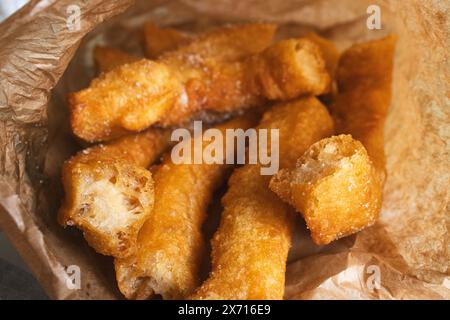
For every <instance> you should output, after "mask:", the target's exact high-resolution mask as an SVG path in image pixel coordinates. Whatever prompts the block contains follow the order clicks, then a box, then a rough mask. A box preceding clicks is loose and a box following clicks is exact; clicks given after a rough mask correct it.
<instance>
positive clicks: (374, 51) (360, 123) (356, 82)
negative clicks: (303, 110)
mask: <svg viewBox="0 0 450 320" xmlns="http://www.w3.org/2000/svg"><path fill="white" fill-rule="evenodd" d="M394 49H395V37H394V36H389V37H386V38H384V39H381V40H375V41H369V42H366V43H361V44H356V45H353V46H352V47H350V48H349V49H348V50H346V51H345V52H344V53H343V54H342V57H341V59H340V60H339V65H338V69H337V82H338V89H339V94H338V95H337V97H336V101H335V102H334V103H333V104H332V106H331V110H332V114H333V116H334V117H335V119H336V128H337V132H338V133H348V134H351V135H352V136H353V138H355V139H357V140H359V141H361V142H362V144H363V145H364V147H365V148H366V149H367V153H368V154H369V156H370V158H371V159H372V162H373V164H374V165H375V168H376V169H377V171H378V175H379V177H380V181H381V183H384V180H385V178H386V170H385V155H384V136H383V131H384V122H385V119H386V116H387V112H388V108H389V103H390V100H391V82H392V68H393V56H394Z"/></svg>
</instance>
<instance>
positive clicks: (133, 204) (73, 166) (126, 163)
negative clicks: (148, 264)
mask: <svg viewBox="0 0 450 320" xmlns="http://www.w3.org/2000/svg"><path fill="white" fill-rule="evenodd" d="M168 146H169V132H168V131H166V130H159V129H148V130H147V131H145V132H142V133H139V134H136V135H131V136H126V137H123V138H120V139H118V140H115V141H112V142H110V143H108V144H105V145H97V146H94V147H91V148H88V149H86V150H83V151H81V152H79V153H78V154H77V155H75V156H74V157H72V158H70V159H69V160H67V161H66V162H65V163H64V165H63V169H62V181H63V186H64V191H65V199H64V201H63V205H62V207H61V209H60V211H59V214H58V220H59V222H60V224H62V225H63V226H67V225H75V226H77V227H78V228H80V229H81V230H82V231H83V234H84V236H85V238H86V240H87V241H88V243H89V245H90V246H92V247H93V248H94V249H95V250H96V251H97V252H99V253H102V254H105V255H112V256H115V257H125V256H128V255H129V254H131V252H132V250H133V249H134V243H135V242H136V238H137V233H138V231H139V229H140V227H141V226H142V224H143V223H144V221H145V220H146V219H147V216H148V214H149V213H150V211H151V209H152V207H153V198H154V192H153V179H152V176H151V174H150V172H149V171H148V170H146V169H145V167H147V166H148V165H150V164H151V163H152V162H154V161H155V160H156V159H157V158H158V157H159V156H160V154H161V153H162V152H163V151H164V150H165V149H166V148H167V147H168Z"/></svg>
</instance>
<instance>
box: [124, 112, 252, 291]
mask: <svg viewBox="0 0 450 320" xmlns="http://www.w3.org/2000/svg"><path fill="white" fill-rule="evenodd" d="M253 118H254V116H253V115H252V116H243V117H240V118H237V119H234V120H231V121H228V122H226V123H225V124H223V125H220V126H218V127H217V129H219V130H220V131H221V132H223V133H224V132H225V130H226V129H227V128H244V129H245V128H248V127H249V126H251V125H252V124H253V123H254V122H255V120H254V119H253ZM199 138H200V139H201V137H199ZM199 138H197V139H199ZM206 146H207V144H205V145H204V146H203V147H206ZM227 169H229V166H227V165H221V164H211V165H208V164H205V163H203V164H174V163H173V162H172V161H171V158H170V155H167V157H166V158H165V160H164V161H163V163H162V165H161V166H159V167H158V169H157V170H156V172H155V174H154V179H155V206H154V210H153V212H152V214H151V215H150V216H149V218H148V220H147V221H146V223H145V224H144V226H143V227H142V229H141V231H140V232H139V238H138V245H137V251H136V256H132V257H130V258H128V259H118V260H116V261H115V267H116V278H117V282H118V285H119V288H120V290H121V292H122V293H123V294H124V295H125V296H126V297H127V298H129V299H145V298H149V297H151V296H152V295H153V294H154V293H156V294H161V295H162V296H163V298H165V299H180V298H184V297H186V296H187V295H189V294H191V293H192V292H193V290H194V289H195V288H196V287H197V286H198V284H199V268H200V265H201V262H202V259H203V258H204V254H205V251H204V247H205V243H204V239H203V235H202V231H201V227H202V224H203V221H204V220H205V218H206V213H207V206H208V204H209V202H210V201H211V199H212V195H213V191H214V190H215V188H216V187H218V186H219V185H220V184H221V183H222V181H223V178H224V174H225V173H226V171H227Z"/></svg>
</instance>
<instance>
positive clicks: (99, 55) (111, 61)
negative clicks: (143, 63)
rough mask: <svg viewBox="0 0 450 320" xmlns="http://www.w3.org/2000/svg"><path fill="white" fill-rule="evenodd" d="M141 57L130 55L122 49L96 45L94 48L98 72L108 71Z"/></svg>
mask: <svg viewBox="0 0 450 320" xmlns="http://www.w3.org/2000/svg"><path fill="white" fill-rule="evenodd" d="M140 59H141V58H139V57H136V56H133V55H130V54H128V53H126V52H123V51H122V50H119V49H115V48H110V47H101V46H97V47H95V50H94V60H95V63H96V65H97V67H98V70H99V72H108V71H111V70H112V69H114V68H117V67H118V66H121V65H124V64H127V63H132V62H135V61H138V60H140Z"/></svg>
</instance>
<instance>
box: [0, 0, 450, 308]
mask: <svg viewBox="0 0 450 320" xmlns="http://www.w3.org/2000/svg"><path fill="white" fill-rule="evenodd" d="M369 4H377V5H379V6H380V8H381V19H382V29H381V30H369V29H368V28H367V26H366V20H367V17H368V14H367V12H366V10H367V7H368V6H369ZM71 5H72V6H73V5H76V6H78V8H79V10H80V11H79V12H80V20H79V21H80V24H79V29H78V28H75V29H73V25H68V21H69V24H70V23H73V21H74V20H73V16H71V15H72V14H73V12H74V11H73V7H72V8H70V9H68V7H69V6H71ZM127 8H129V9H128V10H127V11H126V12H124V11H125V10H126V9H127ZM449 11H450V4H449V3H448V2H447V1H438V0H433V1H426V2H424V1H419V0H411V1H394V0H385V1H370V2H368V1H367V2H366V1H351V0H341V1H338V0H322V1H320V0H317V1H310V0H288V1H275V0H274V1H257V0H248V1H239V0H222V1H217V0H203V1H196V0H169V1H163V0H155V1H136V3H135V4H134V5H133V1H131V0H122V1H113V0H92V1H89V2H88V1H73V0H60V1H50V0H47V1H44V0H34V1H30V3H29V4H28V5H26V6H25V7H24V8H22V9H21V10H20V11H19V12H17V13H16V14H14V15H13V16H11V17H10V18H8V19H7V20H6V21H5V22H4V23H2V24H1V25H0V44H1V45H0V89H1V90H0V147H1V149H0V226H1V228H2V230H3V231H4V232H6V233H7V234H8V237H9V238H10V240H11V241H12V243H13V244H14V245H15V247H16V248H17V250H18V251H19V252H20V254H21V255H22V256H23V258H24V259H25V261H26V262H27V263H28V264H29V266H30V268H31V270H32V272H33V273H34V274H35V276H36V277H37V279H38V280H39V282H40V283H41V284H42V286H43V287H44V289H45V290H46V292H47V294H48V295H49V296H50V297H52V298H57V299H98V298H100V299H115V298H120V297H121V296H120V293H119V292H118V290H117V288H116V283H115V280H114V271H113V267H112V259H111V258H109V257H103V256H101V255H99V254H96V253H95V252H94V251H93V250H92V249H90V248H89V247H88V246H87V245H86V243H85V241H84V240H83V239H82V237H81V235H80V233H79V232H78V231H76V230H72V229H68V230H63V229H62V228H61V227H60V226H59V225H57V223H56V211H57V209H58V207H59V205H60V201H61V199H62V196H63V194H62V190H61V184H60V168H61V164H62V162H63V161H64V160H65V159H67V158H68V157H69V156H70V155H71V154H73V153H74V152H75V151H76V150H77V149H79V148H80V146H79V143H77V141H75V139H74V138H73V136H72V135H71V133H70V128H69V125H68V112H67V105H66V100H65V96H66V94H67V92H70V91H75V90H78V89H80V88H82V87H85V86H86V85H87V84H88V83H89V80H90V79H91V78H92V77H93V75H94V68H93V61H92V49H93V47H94V46H95V45H97V44H108V45H112V46H116V47H120V48H122V49H125V50H127V51H129V52H134V53H138V54H139V53H140V51H141V49H140V46H139V41H140V35H141V34H140V30H141V26H142V24H143V23H144V22H146V21H152V22H154V23H157V24H161V25H172V26H176V27H180V28H184V29H191V30H196V29H202V28H204V27H205V26H210V25H215V24H220V23H226V22H242V21H255V20H264V21H272V22H277V23H279V24H280V34H281V35H282V36H301V35H302V34H304V33H306V32H309V31H316V32H318V33H320V34H322V35H323V36H326V37H328V38H331V39H333V40H334V41H335V42H336V43H337V45H338V47H339V48H340V49H345V48H346V47H348V46H349V45H351V44H352V43H354V42H357V41H363V40H367V39H373V38H379V37H382V36H383V35H385V34H387V33H396V34H397V35H398V37H399V41H398V43H397V52H396V57H395V70H394V81H393V99H392V104H391V109H390V114H389V117H388V121H387V124H386V129H385V137H386V145H385V149H386V154H387V171H388V179H387V182H386V186H385V190H384V202H383V209H382V213H381V218H380V221H379V223H377V224H376V225H375V226H373V227H371V228H369V229H366V230H364V231H362V232H360V233H358V234H357V235H354V236H351V237H347V238H345V239H341V240H339V241H336V242H335V243H333V244H331V245H328V246H322V247H319V246H315V245H314V244H312V242H311V240H310V238H309V235H308V232H307V230H306V228H305V225H304V223H303V222H302V220H301V219H300V218H297V227H296V228H295V230H296V231H295V234H294V241H293V246H292V249H291V251H290V254H289V263H288V267H287V272H286V293H285V298H286V299H326V298H332V299H450V271H449V266H450V253H449V232H448V229H449V216H450V210H449V200H450V199H449V198H450V193H449V191H448V185H449V182H450V170H449V163H450V161H449V160H450V159H449V154H450V147H449V144H448V142H449V141H450V92H449V91H450V90H449V83H450V81H449V80H450V79H449V77H450V76H449V75H450V64H449V62H448V52H450V32H449V30H450V19H448V17H449V16H450V12H449ZM122 12H124V13H122ZM120 13H122V14H120ZM119 14H120V15H119ZM113 16H115V17H114V18H112V17H113ZM107 20H108V21H107ZM74 266H75V269H76V268H79V269H78V270H79V271H80V280H81V283H80V285H81V286H80V288H79V289H78V288H76V287H75V288H73V287H72V286H70V285H67V284H68V283H69V282H70V283H71V281H72V279H73V278H72V276H73V273H71V272H72V271H73V267H74Z"/></svg>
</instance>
